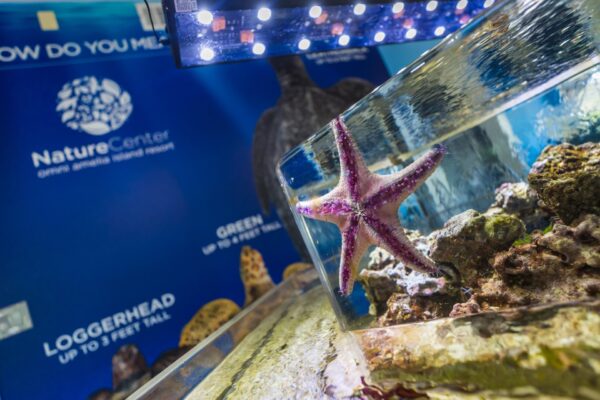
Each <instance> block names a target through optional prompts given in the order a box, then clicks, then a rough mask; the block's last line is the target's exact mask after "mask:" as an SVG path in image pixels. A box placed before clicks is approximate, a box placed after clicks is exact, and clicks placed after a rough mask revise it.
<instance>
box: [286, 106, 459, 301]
mask: <svg viewBox="0 0 600 400" xmlns="http://www.w3.org/2000/svg"><path fill="white" fill-rule="evenodd" d="M331 128H332V130H333V133H334V136H335V143H336V145H337V149H338V153H339V158H340V179H339V182H338V184H337V185H336V187H335V188H333V189H332V190H331V191H330V192H329V193H327V194H325V195H324V196H322V197H319V198H316V199H312V200H307V201H300V202H298V203H297V204H296V211H297V212H298V213H299V214H301V215H303V216H305V217H309V218H313V219H317V220H321V221H326V222H332V223H334V224H336V225H337V226H338V228H339V229H340V232H341V234H342V250H341V261H340V278H339V279H340V281H339V285H340V291H341V293H342V295H345V296H347V295H350V293H352V288H353V286H354V279H355V278H356V275H357V273H358V266H359V264H360V261H361V259H362V257H363V255H364V253H365V251H367V249H368V248H369V246H371V245H375V246H378V247H381V248H383V249H384V250H387V251H388V252H389V253H391V254H392V255H393V256H394V257H396V258H397V259H399V260H402V261H404V263H405V264H407V265H408V266H410V267H411V268H412V269H415V270H417V271H421V272H425V273H434V272H438V271H439V269H438V267H437V266H436V265H435V263H434V262H433V261H431V260H430V259H429V258H427V257H426V256H425V255H424V254H423V253H421V252H420V251H419V250H417V249H416V248H415V247H414V246H413V245H412V243H411V242H410V241H409V240H408V238H407V237H406V235H405V233H404V229H402V226H400V221H399V219H398V215H397V213H398V208H399V207H400V203H402V202H403V201H404V199H406V197H408V195H410V194H411V193H412V192H414V191H415V190H416V189H417V188H418V187H419V186H420V185H421V184H422V183H423V182H424V181H425V180H426V179H427V178H428V177H429V176H430V175H431V174H432V173H433V171H434V170H435V169H436V168H437V166H438V165H439V164H440V163H441V161H442V159H443V158H444V155H445V154H446V151H447V150H446V148H445V147H444V146H442V145H435V146H434V147H433V148H432V149H431V150H429V151H428V152H427V153H426V154H424V155H423V156H421V157H420V158H419V159H417V160H416V161H414V162H413V163H412V164H410V165H409V166H408V167H406V168H404V169H403V170H402V171H400V172H397V173H395V174H391V175H378V174H374V173H372V172H370V171H369V170H368V169H367V166H366V164H365V161H364V160H363V159H362V157H361V155H360V154H359V151H358V148H357V146H356V144H355V143H354V140H353V139H352V136H351V135H350V133H349V132H348V128H347V127H346V126H345V124H344V122H343V121H342V119H341V117H338V118H336V119H335V120H333V121H332V122H331Z"/></svg>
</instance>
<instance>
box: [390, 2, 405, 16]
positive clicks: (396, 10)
mask: <svg viewBox="0 0 600 400" xmlns="http://www.w3.org/2000/svg"><path fill="white" fill-rule="evenodd" d="M402 10H404V3H403V2H401V1H399V2H397V3H394V5H393V6H392V12H393V13H394V14H398V13H399V12H402Z"/></svg>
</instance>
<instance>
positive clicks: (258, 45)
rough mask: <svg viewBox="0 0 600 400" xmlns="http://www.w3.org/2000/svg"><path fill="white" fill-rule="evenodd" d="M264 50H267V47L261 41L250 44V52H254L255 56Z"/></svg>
mask: <svg viewBox="0 0 600 400" xmlns="http://www.w3.org/2000/svg"><path fill="white" fill-rule="evenodd" d="M265 50H267V47H266V46H265V45H264V44H262V43H261V42H256V43H254V46H252V53H254V54H256V55H257V56H260V55H262V54H265Z"/></svg>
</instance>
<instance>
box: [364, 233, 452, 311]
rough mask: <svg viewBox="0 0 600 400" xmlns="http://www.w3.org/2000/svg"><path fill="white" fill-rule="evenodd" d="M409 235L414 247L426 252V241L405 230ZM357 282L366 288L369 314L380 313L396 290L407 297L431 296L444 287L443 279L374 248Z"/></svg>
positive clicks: (417, 234) (442, 290) (440, 291)
mask: <svg viewBox="0 0 600 400" xmlns="http://www.w3.org/2000/svg"><path fill="white" fill-rule="evenodd" d="M407 233H408V235H407V236H408V237H409V239H410V240H411V242H412V243H413V245H414V246H415V247H416V248H419V247H421V249H422V250H423V252H424V253H425V252H426V251H427V244H426V240H425V238H424V237H423V236H421V235H420V233H419V232H417V231H407ZM358 281H359V282H360V283H361V284H362V286H363V288H364V289H365V294H366V296H367V298H368V299H369V302H370V303H371V308H370V313H371V314H373V315H379V314H381V313H383V312H384V311H385V310H386V309H387V302H388V299H389V298H390V296H392V295H393V294H395V293H399V294H407V295H408V296H411V297H414V296H431V295H433V294H435V293H442V292H444V291H445V289H446V280H445V279H444V278H437V277H431V276H429V275H427V274H423V273H421V272H418V271H413V270H411V269H410V268H407V267H406V265H405V264H404V263H403V262H402V261H398V260H396V258H394V257H393V256H392V255H391V254H390V253H388V252H387V251H385V250H383V249H380V248H375V249H374V250H373V251H372V252H371V253H370V261H369V264H368V267H367V268H365V269H363V270H362V271H361V272H360V274H359V277H358Z"/></svg>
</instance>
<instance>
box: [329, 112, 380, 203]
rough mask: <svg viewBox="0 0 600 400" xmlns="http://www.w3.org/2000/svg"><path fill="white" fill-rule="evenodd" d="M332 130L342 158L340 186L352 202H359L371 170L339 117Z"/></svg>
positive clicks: (334, 121)
mask: <svg viewBox="0 0 600 400" xmlns="http://www.w3.org/2000/svg"><path fill="white" fill-rule="evenodd" d="M331 128H332V130H333V134H334V136H335V143H336V146H337V149H338V154H339V158H340V183H339V185H340V186H343V187H345V189H346V190H347V191H348V193H349V197H350V200H351V201H353V202H358V201H359V200H360V195H361V192H362V189H363V188H361V184H362V183H363V182H368V179H365V178H367V177H368V176H370V175H371V173H370V172H369V169H368V168H367V166H366V165H365V162H364V160H363V159H362V157H361V155H360V153H359V151H358V147H357V146H356V143H355V142H354V139H352V136H351V135H350V132H348V128H347V127H346V125H345V124H344V122H343V121H342V118H341V117H337V118H336V119H334V120H333V121H332V122H331Z"/></svg>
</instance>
